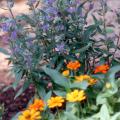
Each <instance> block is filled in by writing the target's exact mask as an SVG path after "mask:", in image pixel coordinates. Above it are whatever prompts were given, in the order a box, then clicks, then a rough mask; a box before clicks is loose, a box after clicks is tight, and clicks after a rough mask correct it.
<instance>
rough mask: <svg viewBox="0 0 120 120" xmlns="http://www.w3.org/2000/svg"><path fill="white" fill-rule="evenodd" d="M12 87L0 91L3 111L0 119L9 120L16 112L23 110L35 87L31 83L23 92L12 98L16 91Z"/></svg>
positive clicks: (0, 102)
mask: <svg viewBox="0 0 120 120" xmlns="http://www.w3.org/2000/svg"><path fill="white" fill-rule="evenodd" d="M18 90H19V88H18V89H17V90H14V89H13V88H10V89H8V90H7V91H5V92H3V93H0V104H3V105H4V107H5V111H4V113H3V116H2V120H11V118H12V117H13V116H14V115H15V114H16V113H18V112H20V111H22V110H24V109H25V108H26V107H27V104H28V102H29V100H30V99H31V98H32V97H33V96H34V93H35V89H34V86H33V85H31V86H30V87H29V88H28V89H27V90H26V91H25V92H24V93H22V94H21V95H20V96H19V97H18V98H16V99H14V97H15V94H16V92H17V91H18Z"/></svg>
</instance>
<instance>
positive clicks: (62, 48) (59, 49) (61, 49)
mask: <svg viewBox="0 0 120 120" xmlns="http://www.w3.org/2000/svg"><path fill="white" fill-rule="evenodd" d="M55 51H56V52H59V53H63V52H65V44H64V43H63V42H62V43H60V44H57V45H56V48H55Z"/></svg>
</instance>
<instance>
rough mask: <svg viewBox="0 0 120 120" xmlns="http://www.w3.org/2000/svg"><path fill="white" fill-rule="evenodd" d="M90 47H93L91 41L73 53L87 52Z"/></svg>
mask: <svg viewBox="0 0 120 120" xmlns="http://www.w3.org/2000/svg"><path fill="white" fill-rule="evenodd" d="M89 47H91V43H88V45H86V46H85V47H82V48H80V49H78V50H75V51H74V52H73V53H81V52H85V51H86V50H88V49H89Z"/></svg>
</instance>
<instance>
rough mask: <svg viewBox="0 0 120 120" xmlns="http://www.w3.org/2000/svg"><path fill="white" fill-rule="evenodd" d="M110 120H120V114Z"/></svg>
mask: <svg viewBox="0 0 120 120" xmlns="http://www.w3.org/2000/svg"><path fill="white" fill-rule="evenodd" d="M110 120H120V112H117V113H116V114H114V116H112V117H111V119H110Z"/></svg>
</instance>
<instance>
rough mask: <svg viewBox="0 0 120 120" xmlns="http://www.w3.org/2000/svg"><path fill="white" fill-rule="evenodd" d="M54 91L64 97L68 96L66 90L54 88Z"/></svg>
mask: <svg viewBox="0 0 120 120" xmlns="http://www.w3.org/2000/svg"><path fill="white" fill-rule="evenodd" d="M53 93H55V94H56V95H58V96H62V97H65V96H66V92H64V91H60V90H54V91H53Z"/></svg>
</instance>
